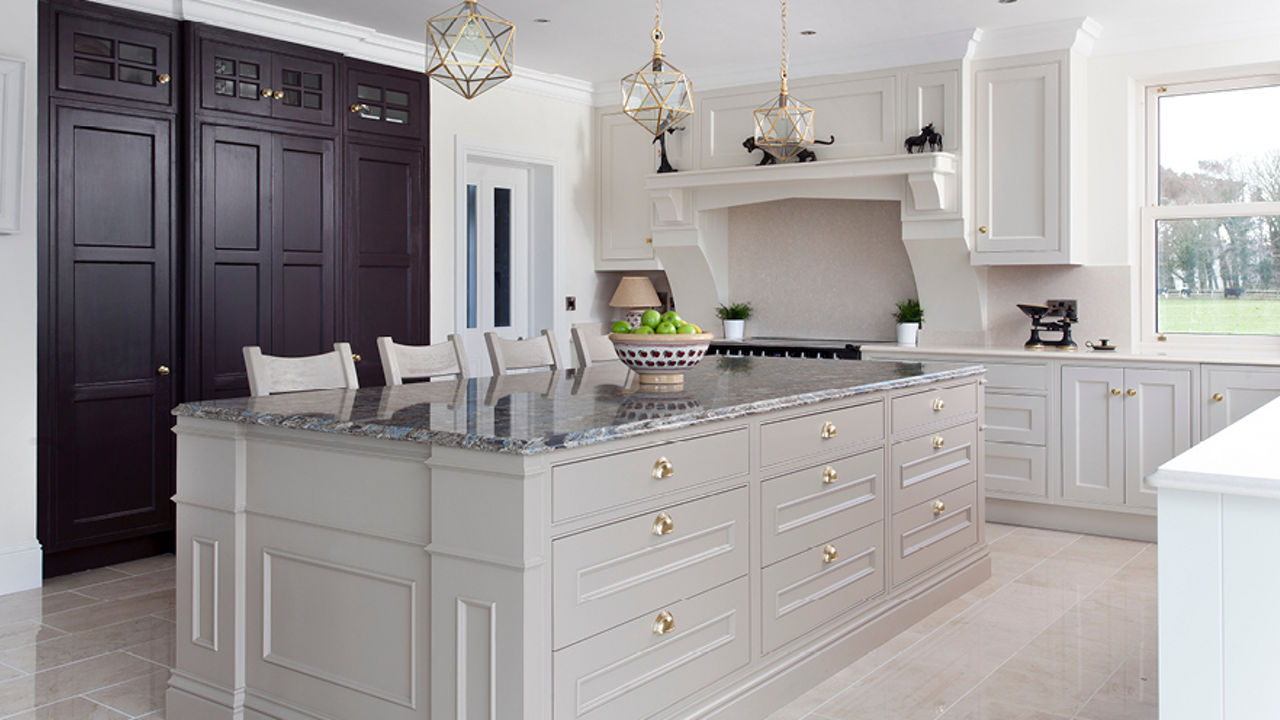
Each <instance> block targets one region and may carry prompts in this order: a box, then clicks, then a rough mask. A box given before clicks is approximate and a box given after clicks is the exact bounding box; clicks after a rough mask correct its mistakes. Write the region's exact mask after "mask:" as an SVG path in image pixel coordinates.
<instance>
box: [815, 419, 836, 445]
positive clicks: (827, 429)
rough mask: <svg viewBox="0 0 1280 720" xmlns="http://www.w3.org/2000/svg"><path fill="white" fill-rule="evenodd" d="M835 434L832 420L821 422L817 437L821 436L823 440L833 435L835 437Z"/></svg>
mask: <svg viewBox="0 0 1280 720" xmlns="http://www.w3.org/2000/svg"><path fill="white" fill-rule="evenodd" d="M835 436H836V425H835V423H833V422H831V421H827V422H824V423H822V432H821V433H819V437H821V438H822V439H823V440H830V439H831V438H833V437H835Z"/></svg>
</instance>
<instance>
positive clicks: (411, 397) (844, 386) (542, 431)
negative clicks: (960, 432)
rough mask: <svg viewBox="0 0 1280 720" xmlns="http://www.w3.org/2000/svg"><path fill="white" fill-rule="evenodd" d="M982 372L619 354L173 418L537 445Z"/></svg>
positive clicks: (512, 446)
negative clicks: (650, 376)
mask: <svg viewBox="0 0 1280 720" xmlns="http://www.w3.org/2000/svg"><path fill="white" fill-rule="evenodd" d="M982 372H983V370H982V368H981V367H980V366H977V365H966V364H954V363H932V362H926V363H917V362H889V361H885V362H872V361H859V360H799V359H789V358H764V357H744V358H728V357H721V358H713V357H708V358H706V359H705V360H703V362H702V363H700V364H699V365H698V366H697V367H695V368H693V369H692V370H689V371H686V372H685V382H684V386H683V389H682V390H680V391H678V392H669V391H668V392H653V391H649V390H647V389H644V388H642V387H640V386H639V385H638V383H637V382H636V376H635V375H634V374H632V373H629V371H628V370H627V369H626V368H625V367H623V366H621V365H620V364H614V363H609V364H606V365H602V366H594V367H589V368H584V369H582V370H566V371H560V372H537V373H529V374H525V375H508V376H505V377H498V378H470V379H467V380H464V381H461V382H459V381H453V380H449V381H444V382H438V381H437V382H430V383H415V384H410V385H401V386H397V387H373V388H366V389H363V390H317V391H312V392H300V393H288V394H282V395H273V396H270V397H260V398H235V399H228V400H206V401H200V402H192V403H185V404H183V405H179V406H178V407H177V408H175V409H174V411H173V414H174V415H177V416H179V417H192V418H203V419H207V420H221V421H226V422H237V423H245V424H252V425H262V426H275V427H283V428H292V429H297V430H310V431H314V432H325V433H336V434H342V435H353V436H357V437H368V438H380V439H386V440H402V441H407V442H417V443H426V444H432V445H443V446H452V447H464V448H473V449H477V450H485V451H489V452H503V453H513V454H519V455H534V454H537V453H543V452H550V451H552V450H558V449H561V448H572V447H582V446H586V445H593V444H596V443H603V442H608V441H610V440H619V439H623V438H630V437H636V436H639V435H645V434H648V433H654V432H659V431H663V430H674V429H679V428H684V427H690V426H694V425H699V424H702V423H708V422H713V421H716V420H724V419H728V418H735V417H742V416H746V415H752V414H755V413H762V412H768V411H771V410H780V409H783V408H790V407H799V406H804V405H810V404H813V403H818V402H822V401H824V400H836V399H840V398H849V397H854V396H857V395H861V394H864V393H870V392H876V391H879V390H889V389H895V388H903V387H911V386H914V385H923V384H927V383H931V382H936V381H938V380H947V379H953V378H963V377H969V376H973V375H979V374H981V373H982Z"/></svg>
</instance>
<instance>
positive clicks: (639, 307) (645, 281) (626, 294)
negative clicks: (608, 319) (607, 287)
mask: <svg viewBox="0 0 1280 720" xmlns="http://www.w3.org/2000/svg"><path fill="white" fill-rule="evenodd" d="M661 306H662V301H661V300H659V299H658V291H657V290H654V289H653V283H652V282H650V281H649V278H647V277H644V276H627V277H624V278H622V282H620V283H618V289H617V290H615V291H614V292H613V298H612V299H610V300H609V307H616V308H627V317H626V320H627V324H628V325H630V326H631V327H633V328H634V327H640V316H641V315H644V311H645V310H648V309H650V308H656V307H661Z"/></svg>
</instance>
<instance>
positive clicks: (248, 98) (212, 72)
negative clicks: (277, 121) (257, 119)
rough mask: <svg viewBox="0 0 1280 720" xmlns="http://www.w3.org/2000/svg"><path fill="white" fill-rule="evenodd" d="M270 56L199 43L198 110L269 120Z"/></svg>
mask: <svg viewBox="0 0 1280 720" xmlns="http://www.w3.org/2000/svg"><path fill="white" fill-rule="evenodd" d="M271 77H272V71H271V53H269V52H267V51H265V50H261V49H256V48H249V47H242V46H240V45H233V44H231V43H221V42H215V41H213V40H208V39H204V40H201V41H200V68H199V71H198V73H197V74H196V78H197V79H198V80H199V83H200V107H202V108H204V109H205V110H225V111H228V112H236V113H242V114H245V115H259V116H262V117H270V116H271V104H272V103H273V102H275V100H274V98H273V92H274V91H273V90H272V88H271Z"/></svg>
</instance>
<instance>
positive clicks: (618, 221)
mask: <svg viewBox="0 0 1280 720" xmlns="http://www.w3.org/2000/svg"><path fill="white" fill-rule="evenodd" d="M599 118H600V126H599V127H600V129H599V132H600V154H599V158H600V165H599V172H600V179H599V182H600V185H599V193H600V197H599V202H600V204H599V213H600V224H599V227H598V228H597V231H596V232H597V242H598V244H599V245H598V253H599V259H600V261H601V262H602V263H604V264H606V265H607V264H608V263H610V262H619V261H621V262H631V263H634V262H636V261H649V262H653V244H652V232H651V227H652V226H653V210H652V206H651V205H650V202H649V193H648V192H647V191H646V190H645V189H644V178H645V176H646V175H651V174H653V172H654V171H655V170H657V168H658V165H657V161H656V160H655V155H654V149H653V143H652V141H653V137H652V136H650V135H647V134H646V133H645V131H644V128H642V127H640V126H639V125H637V124H636V123H635V121H634V120H632V119H631V118H629V117H627V116H626V115H623V114H622V113H621V112H617V113H606V114H603V115H600V116H599ZM654 267H655V269H656V267H657V266H656V265H655V266H654Z"/></svg>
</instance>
